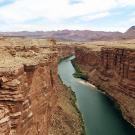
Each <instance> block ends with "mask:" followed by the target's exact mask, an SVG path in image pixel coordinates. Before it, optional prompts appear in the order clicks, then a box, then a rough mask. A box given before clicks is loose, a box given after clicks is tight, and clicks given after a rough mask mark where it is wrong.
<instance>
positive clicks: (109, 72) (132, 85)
mask: <svg viewBox="0 0 135 135" xmlns="http://www.w3.org/2000/svg"><path fill="white" fill-rule="evenodd" d="M75 55H76V63H77V64H79V65H80V68H82V69H83V70H85V71H86V72H87V73H88V75H89V82H91V83H93V84H95V85H96V86H98V87H99V88H101V89H103V90H105V92H106V93H107V94H108V95H110V96H111V97H112V98H113V99H114V100H115V101H116V102H117V103H118V104H119V105H120V108H121V110H122V113H123V116H124V117H125V118H126V119H127V120H128V121H129V122H130V123H131V124H133V125H134V126H135V50H134V49H128V48H123V49H122V48H114V47H113V48H106V47H103V48H102V49H101V50H100V51H97V50H93V49H90V48H87V47H78V48H76V49H75Z"/></svg>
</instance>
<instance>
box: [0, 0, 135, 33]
mask: <svg viewBox="0 0 135 135" xmlns="http://www.w3.org/2000/svg"><path fill="white" fill-rule="evenodd" d="M133 25H135V0H0V26H1V27H0V31H22V30H28V31H38V30H39V31H41V30H43V31H48V30H62V29H73V30H86V29H88V30H104V31H121V32H125V31H126V30H127V29H128V28H129V27H131V26H133Z"/></svg>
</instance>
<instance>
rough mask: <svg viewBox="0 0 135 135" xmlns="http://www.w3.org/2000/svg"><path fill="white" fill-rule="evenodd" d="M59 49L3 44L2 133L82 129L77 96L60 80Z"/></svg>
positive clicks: (56, 133) (51, 134)
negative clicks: (58, 70) (4, 45)
mask: <svg viewBox="0 0 135 135" xmlns="http://www.w3.org/2000/svg"><path fill="white" fill-rule="evenodd" d="M21 42H22V41H21ZM30 42H31V41H30ZM52 50H53V51H52ZM57 51H58V50H57V48H51V47H46V46H45V47H43V46H42V47H36V46H27V47H26V46H19V45H18V46H10V45H9V46H6V47H0V135H69V134H73V135H80V134H81V133H82V132H83V128H82V121H81V119H80V115H79V113H78V112H77V110H76V109H75V107H74V105H73V101H74V96H73V95H72V92H71V91H70V90H68V89H67V88H65V87H64V86H63V85H62V84H61V83H60V81H59V79H58V74H57V67H58V61H59V57H60V56H59V55H58V52H57ZM68 53H70V49H69V52H68ZM63 54H64V53H63ZM66 54H67V52H66ZM61 57H62V55H61ZM66 89H67V90H66Z"/></svg>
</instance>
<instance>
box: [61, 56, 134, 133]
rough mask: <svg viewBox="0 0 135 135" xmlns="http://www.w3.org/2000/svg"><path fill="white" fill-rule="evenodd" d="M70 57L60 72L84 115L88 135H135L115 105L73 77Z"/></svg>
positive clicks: (63, 62) (63, 63) (62, 64)
mask: <svg viewBox="0 0 135 135" xmlns="http://www.w3.org/2000/svg"><path fill="white" fill-rule="evenodd" d="M73 58H74V57H70V58H68V59H66V60H64V61H62V62H61V63H60V64H59V67H58V72H59V75H60V77H61V79H62V81H63V83H64V84H65V85H67V86H68V87H71V88H72V90H73V91H74V92H75V94H76V97H77V105H78V108H79V110H80V112H81V113H82V116H83V120H84V124H85V128H86V135H135V128H133V127H132V126H131V125H130V124H129V123H128V122H126V121H125V120H124V119H123V118H122V116H121V113H120V111H118V110H117V109H116V107H115V106H114V103H113V102H112V101H111V100H110V99H109V98H108V97H107V96H106V95H104V94H103V93H101V92H100V91H99V90H98V89H97V88H96V87H94V86H93V85H90V84H89V83H86V82H85V81H83V80H81V79H76V78H74V77H73V75H72V74H73V73H74V72H75V69H74V67H73V66H72V64H71V59H73Z"/></svg>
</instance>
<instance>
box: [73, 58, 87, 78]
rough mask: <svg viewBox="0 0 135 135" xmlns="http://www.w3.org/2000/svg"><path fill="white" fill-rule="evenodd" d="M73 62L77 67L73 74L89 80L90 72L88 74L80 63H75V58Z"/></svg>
mask: <svg viewBox="0 0 135 135" xmlns="http://www.w3.org/2000/svg"><path fill="white" fill-rule="evenodd" d="M72 64H73V66H74V68H75V71H76V72H75V73H74V74H73V76H74V77H75V78H81V79H83V80H86V81H88V74H87V73H86V72H83V71H82V70H81V69H80V67H79V65H77V64H75V62H74V60H72Z"/></svg>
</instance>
